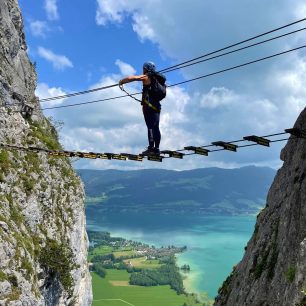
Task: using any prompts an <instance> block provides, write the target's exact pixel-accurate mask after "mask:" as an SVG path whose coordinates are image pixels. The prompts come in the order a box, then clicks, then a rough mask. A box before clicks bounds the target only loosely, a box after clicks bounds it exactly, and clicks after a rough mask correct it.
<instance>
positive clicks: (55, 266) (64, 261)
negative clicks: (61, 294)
mask: <svg viewBox="0 0 306 306" xmlns="http://www.w3.org/2000/svg"><path fill="white" fill-rule="evenodd" d="M39 262H40V264H41V266H42V267H43V268H44V269H45V270H46V271H47V272H48V273H49V274H51V275H54V276H55V277H57V278H58V280H59V281H60V282H61V284H62V285H63V287H64V289H65V290H66V291H67V292H68V293H69V294H72V292H73V286H74V283H73V279H72V276H71V274H70V272H71V271H72V270H74V269H76V268H78V266H77V265H76V264H75V263H74V256H73V252H72V250H71V249H70V247H69V246H68V245H65V244H60V243H58V242H57V241H56V240H52V239H47V241H46V245H45V247H44V248H42V249H41V251H40V255H39Z"/></svg>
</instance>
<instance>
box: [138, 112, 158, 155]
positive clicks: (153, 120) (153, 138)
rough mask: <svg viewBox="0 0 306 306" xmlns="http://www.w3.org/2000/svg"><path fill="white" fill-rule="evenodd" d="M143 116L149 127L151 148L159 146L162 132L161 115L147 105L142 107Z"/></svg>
mask: <svg viewBox="0 0 306 306" xmlns="http://www.w3.org/2000/svg"><path fill="white" fill-rule="evenodd" d="M142 111H143V116H144V119H145V122H146V125H147V128H148V141H149V146H150V147H151V148H157V149H158V148H159V144H160V139H161V134H160V130H159V115H160V113H157V112H155V111H154V110H152V109H151V108H149V107H147V106H143V108H142Z"/></svg>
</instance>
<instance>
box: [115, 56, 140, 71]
mask: <svg viewBox="0 0 306 306" xmlns="http://www.w3.org/2000/svg"><path fill="white" fill-rule="evenodd" d="M115 64H116V65H117V66H118V67H119V69H120V73H121V74H122V75H133V74H135V73H136V70H135V69H134V68H133V67H132V66H131V65H130V64H127V63H125V62H123V61H121V60H119V59H117V60H116V62H115Z"/></svg>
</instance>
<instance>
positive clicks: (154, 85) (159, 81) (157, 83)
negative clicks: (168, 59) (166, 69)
mask: <svg viewBox="0 0 306 306" xmlns="http://www.w3.org/2000/svg"><path fill="white" fill-rule="evenodd" d="M149 76H150V79H151V86H150V89H149V95H150V97H152V98H153V99H154V100H156V101H158V102H160V101H161V100H162V99H164V98H165V97H166V88H167V86H166V77H165V76H164V75H162V74H161V73H159V72H154V73H150V75H149Z"/></svg>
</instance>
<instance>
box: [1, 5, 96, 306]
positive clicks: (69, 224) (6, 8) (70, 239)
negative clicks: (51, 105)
mask: <svg viewBox="0 0 306 306" xmlns="http://www.w3.org/2000/svg"><path fill="white" fill-rule="evenodd" d="M26 49H27V46H26V42H25V37H24V32H23V22H22V17H21V14H20V10H19V7H18V2H17V0H1V1H0V126H1V128H0V143H7V144H11V145H21V146H34V147H35V146H37V147H43V148H49V149H57V148H60V144H59V142H58V140H57V132H56V130H55V128H54V127H53V126H52V124H51V123H50V122H49V120H47V119H46V118H45V117H44V116H43V114H42V112H41V111H40V109H39V103H38V100H37V98H36V97H35V95H34V90H35V86H36V73H35V69H34V65H33V64H32V63H31V62H30V61H29V59H28V56H27V53H26ZM24 102H25V103H27V104H29V105H32V106H33V107H34V114H33V116H32V118H24V117H23V116H22V115H21V114H20V112H19V110H20V107H21V104H22V103H24ZM87 244H88V241H87V235H86V230H85V214H84V190H83V185H82V183H81V182H80V180H79V178H78V177H77V176H76V174H75V172H74V170H73V169H72V167H71V164H70V161H69V160H68V159H63V158H62V159H56V158H51V157H48V156H47V155H46V154H45V153H31V152H26V151H17V150H7V149H1V148H0V305H16V306H17V305H27V306H28V305H33V306H37V305H61V306H62V305H84V306H85V305H86V306H87V305H90V304H91V299H92V294H91V278H90V274H89V271H88V264H87V260H86V257H87Z"/></svg>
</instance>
